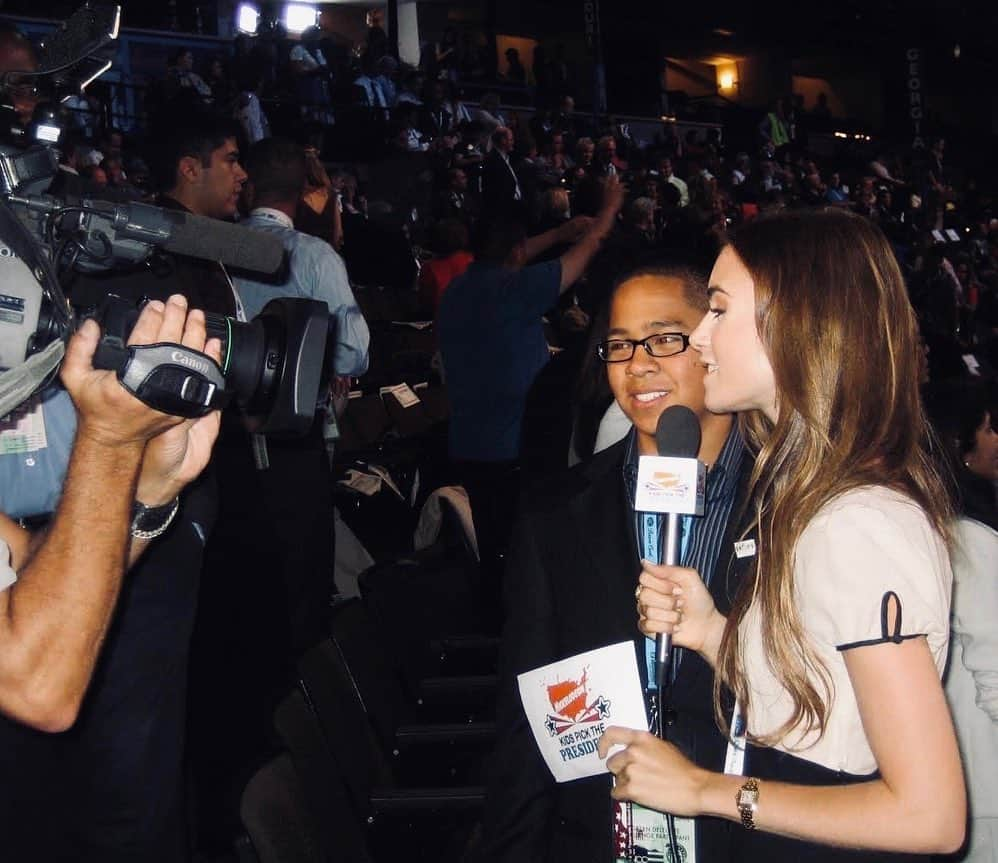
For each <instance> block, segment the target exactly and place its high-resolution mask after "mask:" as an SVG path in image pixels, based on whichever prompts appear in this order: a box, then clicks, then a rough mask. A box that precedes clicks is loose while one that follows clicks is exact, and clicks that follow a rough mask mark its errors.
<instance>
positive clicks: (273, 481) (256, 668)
mask: <svg viewBox="0 0 998 863" xmlns="http://www.w3.org/2000/svg"><path fill="white" fill-rule="evenodd" d="M267 452H268V456H269V460H270V467H269V468H267V469H266V470H257V469H256V467H255V464H254V461H253V454H252V449H251V447H250V442H249V437H248V436H247V435H246V433H245V432H244V431H243V430H242V428H240V427H234V426H233V425H231V424H230V425H228V426H227V427H226V428H225V429H224V430H223V438H222V439H220V441H219V445H218V446H217V447H216V449H215V454H214V458H213V464H214V465H215V467H216V470H217V472H218V477H219V515H218V522H217V524H216V527H215V531H214V533H213V534H212V537H211V539H210V541H209V543H208V548H207V549H206V552H205V577H204V579H203V580H202V587H201V593H200V598H199V608H198V615H197V623H196V627H195V633H194V643H193V646H192V656H191V704H190V710H189V712H188V725H189V730H190V752H191V757H192V766H193V773H194V779H195V790H196V797H197V816H198V819H197V820H198V834H199V845H200V847H202V848H203V849H205V850H212V851H223V850H225V849H227V848H231V841H232V837H233V835H234V834H235V833H236V831H237V830H238V829H239V820H238V807H239V795H240V793H241V791H242V788H243V787H244V786H245V783H246V781H247V780H248V779H249V777H250V776H251V775H252V773H253V772H254V770H255V769H256V768H257V767H258V766H260V764H261V763H262V762H263V761H264V760H265V759H266V758H267V757H268V756H269V755H270V754H272V753H273V752H274V751H275V743H276V742H275V740H274V732H273V722H272V718H273V712H274V709H275V708H276V706H277V705H278V704H279V703H280V700H281V699H282V698H283V696H284V695H285V694H286V693H287V691H288V690H289V689H290V687H292V686H293V685H294V682H295V679H296V678H295V663H296V660H297V658H298V656H299V655H300V654H301V653H303V652H304V651H305V650H307V649H308V648H309V647H311V646H312V645H313V644H315V643H316V642H317V641H318V640H319V639H320V638H321V637H322V636H323V635H324V634H325V632H326V623H327V621H328V613H329V607H330V599H331V597H332V594H333V592H334V590H335V587H334V581H333V567H334V534H333V530H334V528H333V498H332V485H331V479H330V472H329V460H328V457H327V455H326V450H325V444H324V442H323V440H322V435H321V428H320V426H319V424H318V423H316V424H315V425H314V427H313V429H312V431H311V432H310V433H309V435H308V436H307V437H306V438H304V439H300V440H293V441H287V442H278V441H273V440H268V442H267Z"/></svg>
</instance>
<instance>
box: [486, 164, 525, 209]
mask: <svg viewBox="0 0 998 863" xmlns="http://www.w3.org/2000/svg"><path fill="white" fill-rule="evenodd" d="M516 185H517V182H516V179H515V178H514V176H513V173H512V171H511V170H510V167H509V166H508V165H507V164H506V161H505V160H504V159H503V157H502V156H501V155H500V154H499V151H498V150H492V151H491V152H490V153H489V154H488V156H486V157H485V161H484V162H483V163H482V213H483V215H484V216H485V217H486V218H491V217H495V216H515V215H517V214H518V213H519V212H520V210H521V209H522V207H523V201H522V200H520V201H517V200H516V198H515V194H516ZM521 192H522V187H521ZM521 198H522V195H521Z"/></svg>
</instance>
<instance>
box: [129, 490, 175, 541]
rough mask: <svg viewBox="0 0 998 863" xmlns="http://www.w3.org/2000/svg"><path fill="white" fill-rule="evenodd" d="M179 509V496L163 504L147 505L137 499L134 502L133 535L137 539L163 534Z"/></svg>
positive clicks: (152, 537) (151, 537)
mask: <svg viewBox="0 0 998 863" xmlns="http://www.w3.org/2000/svg"><path fill="white" fill-rule="evenodd" d="M179 509H180V498H179V497H175V498H174V499H173V500H171V501H170V502H169V503H165V504H163V505H162V506H146V505H145V504H144V503H140V502H139V501H135V502H134V503H133V504H132V525H131V534H132V536H133V537H134V538H135V539H155V538H156V537H157V536H162V535H163V534H164V533H165V532H166V529H167V528H168V527H169V526H170V524H171V523H172V522H173V519H174V517H175V516H176V514H177V511H178V510H179Z"/></svg>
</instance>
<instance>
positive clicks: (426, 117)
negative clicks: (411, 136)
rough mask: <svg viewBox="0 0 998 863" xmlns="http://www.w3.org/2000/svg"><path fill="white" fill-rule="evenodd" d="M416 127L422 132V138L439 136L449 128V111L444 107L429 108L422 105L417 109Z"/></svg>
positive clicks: (444, 133)
mask: <svg viewBox="0 0 998 863" xmlns="http://www.w3.org/2000/svg"><path fill="white" fill-rule="evenodd" d="M416 128H418V129H419V131H420V132H422V133H423V137H424V138H440V137H441V136H443V135H446V134H447V133H448V132H449V131H450V128H451V115H450V111H447V110H445V109H444V108H432V109H431V108H430V107H429V106H427V105H424V106H423V107H422V108H420V109H419V114H418V117H417V120H416Z"/></svg>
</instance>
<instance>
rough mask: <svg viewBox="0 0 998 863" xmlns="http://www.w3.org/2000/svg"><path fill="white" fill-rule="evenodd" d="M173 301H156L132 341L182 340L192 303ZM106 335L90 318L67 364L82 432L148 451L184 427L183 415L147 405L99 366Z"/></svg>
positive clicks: (141, 319) (108, 443)
mask: <svg viewBox="0 0 998 863" xmlns="http://www.w3.org/2000/svg"><path fill="white" fill-rule="evenodd" d="M173 299H174V298H171V304H170V305H168V306H164V304H163V303H161V302H158V301H156V300H153V301H152V302H150V303H148V304H146V306H145V308H144V309H143V310H142V313H141V314H140V315H139V319H138V321H136V323H135V328H134V329H133V330H132V335H131V338H130V339H129V340H128V343H129V344H153V343H154V342H170V341H174V342H177V341H180V338H181V335H182V333H183V329H184V319H185V318H186V316H187V305H186V301H183V298H181V300H182V301H183V303H184V304H183V306H177V305H176V304H174V303H172V300H173ZM100 337H101V333H100V327H99V326H98V325H97V323H96V321H93V320H86V321H84V322H83V324H82V325H81V326H80V328H79V329H78V330H77V331H76V333H74V335H73V337H72V338H71V339H70V340H69V344H68V345H67V346H66V358H65V359H64V360H63V363H62V382H63V384H64V385H65V387H66V390H67V391H68V392H69V395H70V396H71V397H72V399H73V404H74V405H76V411H77V414H78V416H79V424H78V428H77V435H78V436H83V437H89V438H92V439H93V440H94V441H95V442H96V443H99V444H101V445H103V446H107V447H136V448H138V449H140V450H142V449H144V448H145V445H146V443H147V441H149V440H150V439H152V438H153V437H155V436H156V435H158V434H159V433H160V432H163V431H166V429H168V428H171V427H173V426H176V425H179V424H180V423H181V422H182V419H181V418H180V417H173V416H170V415H169V414H165V413H162V412H161V411H157V410H153V409H152V408H150V407H148V406H146V405H144V404H143V403H142V402H140V401H139V400H138V399H137V398H135V396H133V395H132V394H131V393H130V392H128V390H126V389H125V388H124V387H123V386H122V385H121V384H120V383H119V381H118V378H117V376H116V375H115V373H114V372H113V371H109V370H105V369H95V368H94V367H93V357H94V352H95V351H96V350H97V344H98V342H99V341H100Z"/></svg>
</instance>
